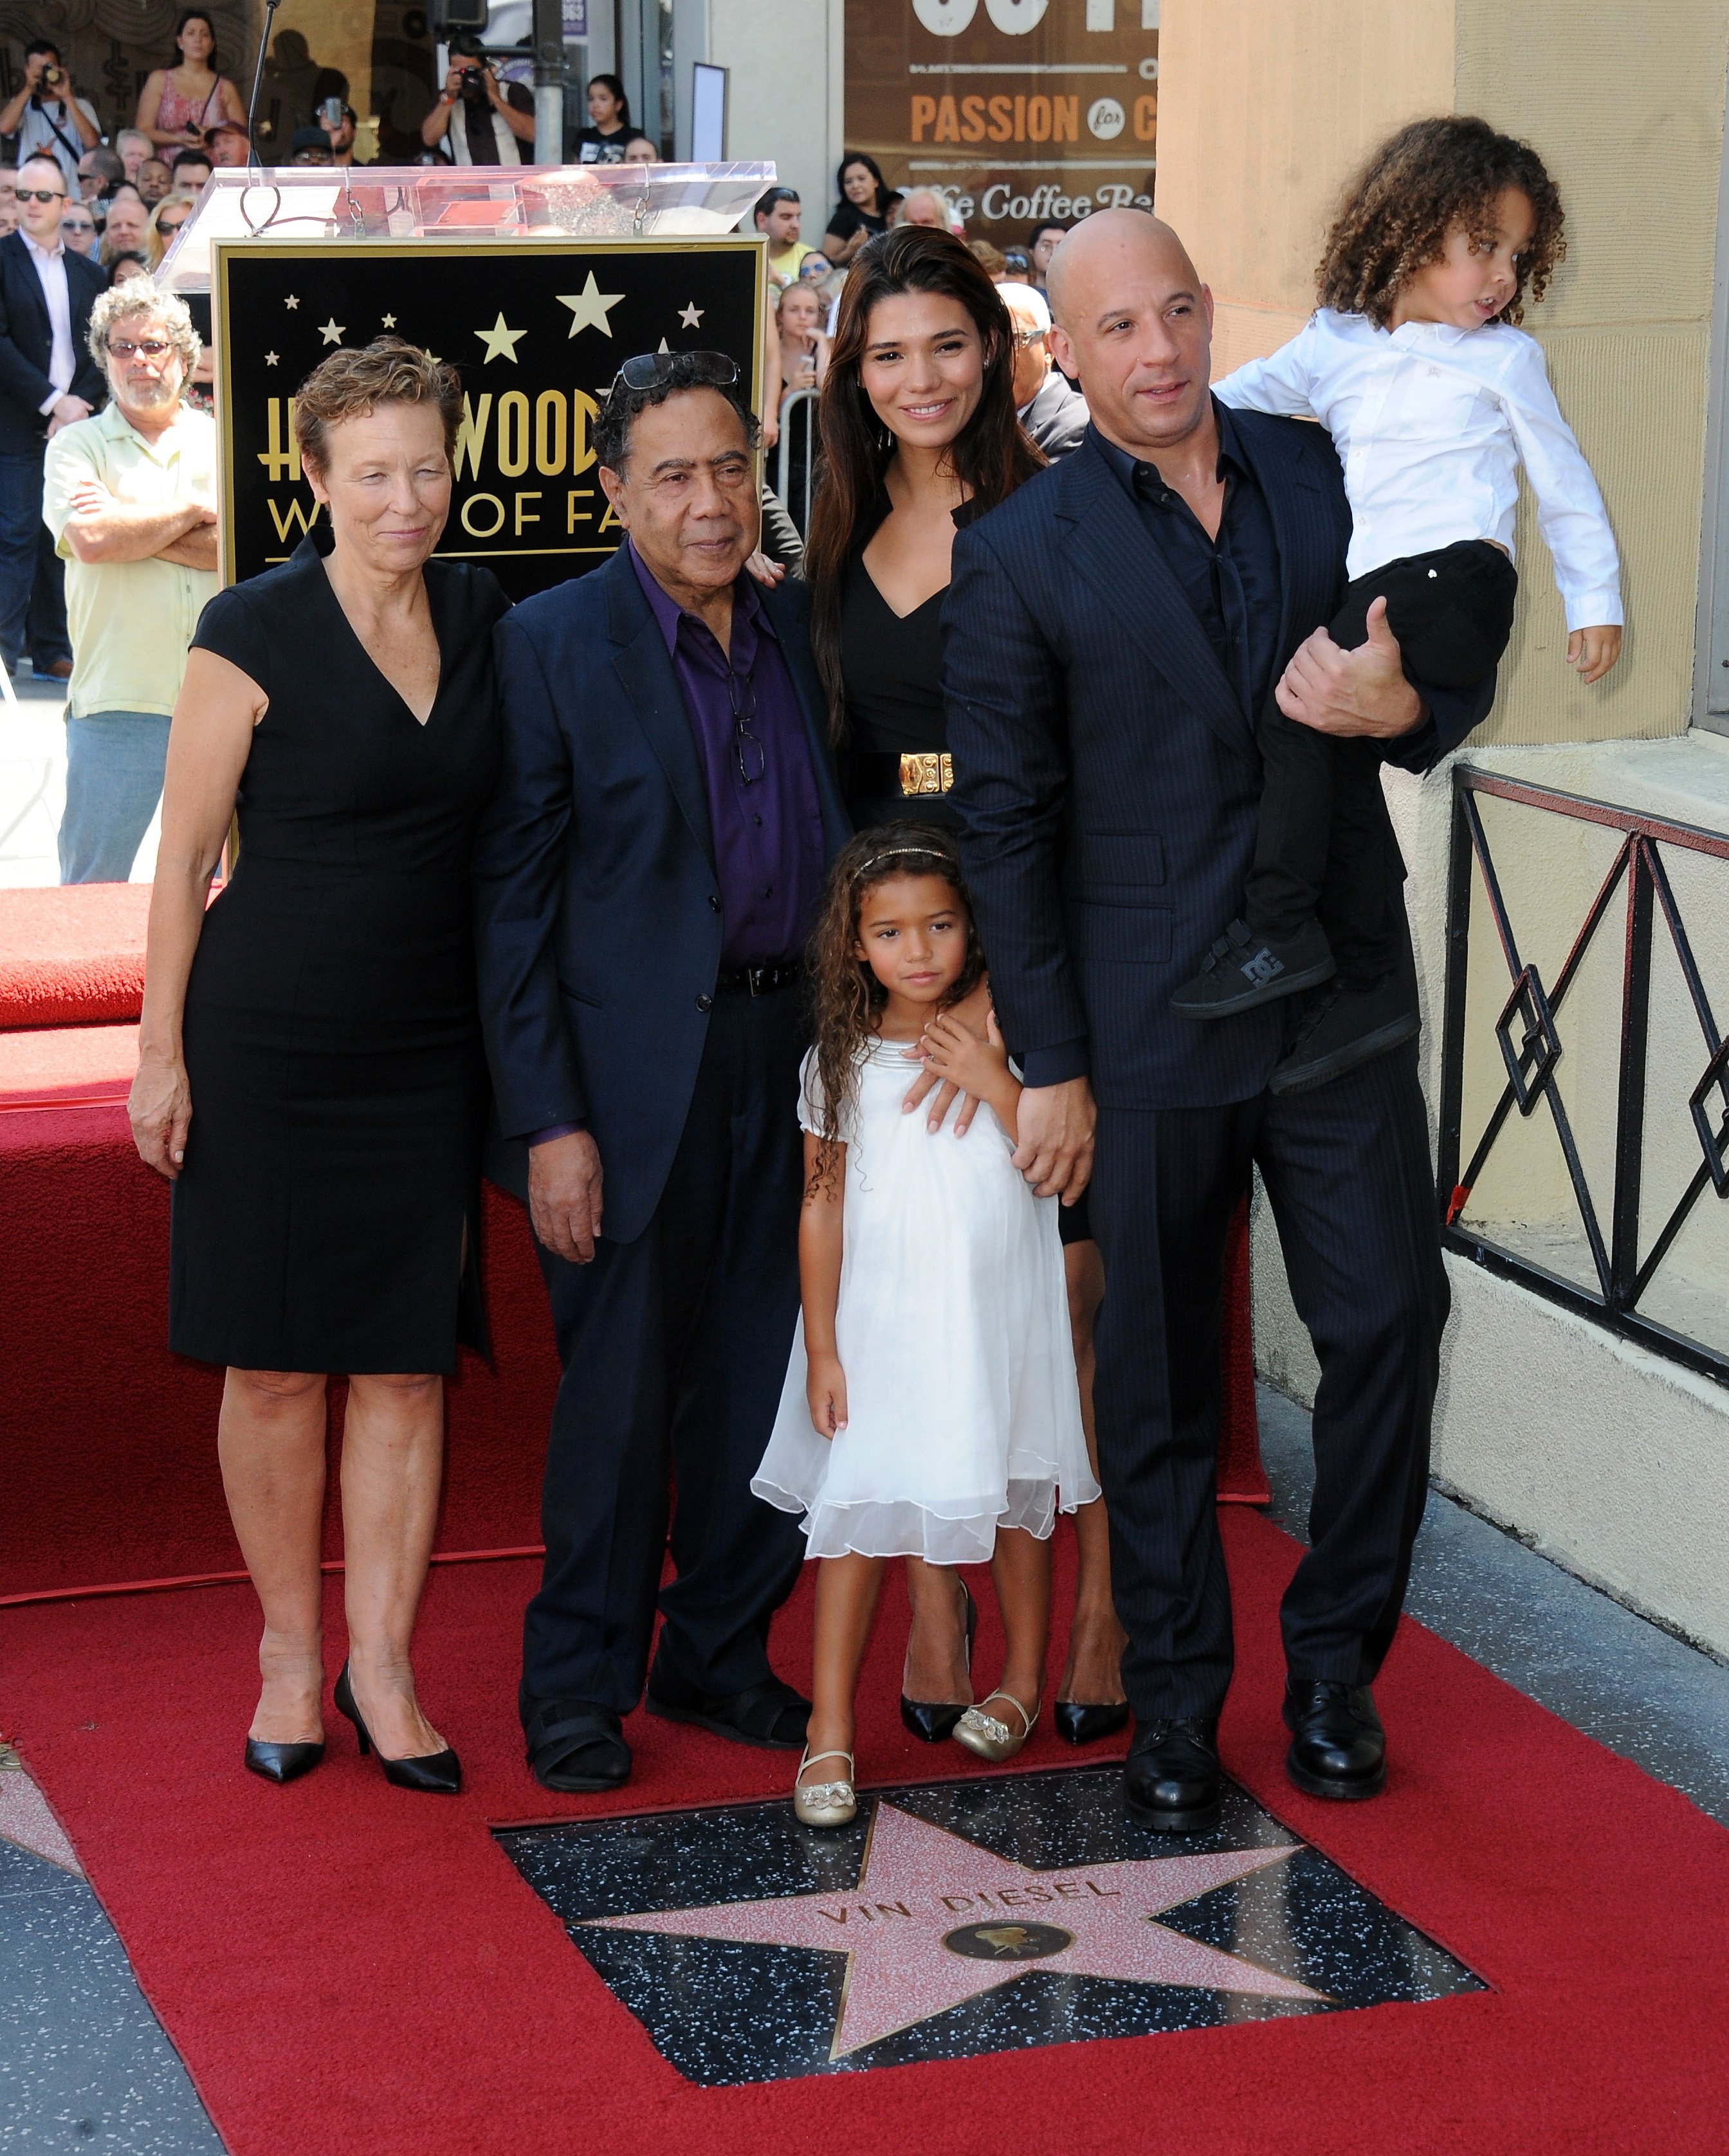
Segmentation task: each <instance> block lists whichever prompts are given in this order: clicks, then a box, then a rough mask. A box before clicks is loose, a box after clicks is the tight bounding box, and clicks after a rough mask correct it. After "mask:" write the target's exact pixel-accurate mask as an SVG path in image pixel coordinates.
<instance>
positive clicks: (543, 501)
mask: <svg viewBox="0 0 1729 2156" xmlns="http://www.w3.org/2000/svg"><path fill="white" fill-rule="evenodd" d="M213 263H214V280H213V292H212V311H213V320H214V323H215V329H216V346H217V364H218V396H217V410H218V416H219V418H220V422H221V427H222V449H223V500H222V505H221V506H222V524H221V539H222V547H223V578H224V581H225V582H227V583H237V582H239V580H240V579H241V578H243V577H254V576H257V575H259V573H260V572H261V571H263V570H264V569H266V568H269V567H271V566H272V565H273V564H274V563H275V562H281V561H285V560H286V558H287V557H288V556H289V555H290V554H291V553H292V552H294V550H295V547H296V546H298V545H299V543H300V541H301V540H302V539H303V538H304V537H305V536H306V534H307V532H308V531H310V529H311V527H312V525H313V523H314V522H315V521H316V518H317V516H319V514H320V511H319V509H318V505H317V504H316V502H315V500H313V498H312V492H311V489H310V487H309V486H308V485H307V484H306V480H305V473H304V471H303V470H301V466H300V454H299V451H298V449H296V447H295V439H294V423H293V413H294V398H295V390H296V389H297V388H298V387H299V385H300V382H302V381H303V380H304V379H305V377H306V376H307V375H308V374H310V372H311V371H312V369H313V368H314V367H316V366H317V364H318V362H320V360H321V359H325V358H327V357H329V356H330V354H331V352H333V351H336V350H337V349H338V348H341V347H348V348H352V347H356V346H364V345H366V344H368V343H370V342H371V341H372V339H373V338H374V337H376V336H386V335H394V336H402V337H407V338H408V339H409V340H410V341H412V342H413V343H415V344H418V345H420V346H423V347H424V348H425V349H426V350H428V351H429V352H433V353H434V354H435V355H436V356H437V357H439V358H440V359H444V360H447V361H449V362H450V363H451V364H452V365H453V366H454V367H456V368H457V369H458V371H459V372H460V374H461V377H462V386H463V421H462V428H461V432H460V434H459V438H458V441H457V445H456V486H455V490H454V494H453V495H452V499H451V505H450V520H449V523H448V524H447V526H445V529H444V536H443V538H442V539H441V541H440V542H439V547H438V552H439V554H440V555H442V556H445V557H454V558H457V559H459V560H464V561H472V562H485V565H486V567H488V568H489V569H490V570H491V571H492V572H494V574H495V576H497V577H498V578H499V580H500V583H502V584H503V585H504V587H505V590H506V591H507V592H508V593H510V597H511V598H513V599H521V598H526V597H527V596H528V595H529V593H531V592H536V591H541V590H543V589H544V588H546V586H547V585H549V584H555V583H562V582H563V581H564V579H565V578H566V577H573V576H580V575H582V573H583V572H585V571H587V570H588V569H591V568H593V567H598V564H599V563H600V562H603V561H604V560H605V559H606V558H607V557H608V555H609V554H611V553H612V552H613V550H614V549H615V548H616V547H617V546H618V541H619V537H620V536H621V535H620V532H619V530H618V522H617V521H616V519H615V518H614V517H613V515H612V512H611V511H610V510H609V509H608V506H607V501H606V497H605V495H603V493H602V491H601V488H600V482H599V480H598V476H597V475H596V470H595V464H594V452H593V448H592V447H591V445H590V440H589V430H590V425H591V423H592V421H593V418H594V415H595V413H597V412H598V409H599V408H600V403H601V401H602V399H603V398H604V396H605V394H606V392H607V389H608V386H609V384H610V383H611V382H612V379H613V376H614V375H615V374H616V373H617V372H618V367H619V365H620V363H621V362H623V361H624V360H626V359H628V358H629V357H631V356H632V355H633V354H634V353H637V352H655V351H660V350H666V351H672V352H685V351H710V352H726V353H727V354H728V355H729V356H730V357H732V358H733V359H735V360H736V362H738V367H739V371H740V375H741V379H742V380H744V381H745V382H749V383H752V385H756V384H760V382H761V379H762V322H763V305H762V274H763V273H762V263H763V249H762V243H761V241H760V240H758V239H754V238H752V239H743V238H739V237H736V236H732V235H728V234H717V235H716V236H715V237H713V238H708V237H703V238H700V239H642V240H623V239H614V240H599V239H539V240H510V239H497V240H493V241H490V242H489V243H488V244H486V245H485V246H484V247H477V246H475V244H473V243H472V242H469V241H454V240H444V239H402V240H397V241H392V242H388V243H379V242H373V241H369V242H368V243H367V244H366V245H365V246H364V247H359V246H354V245H350V244H346V243H344V242H341V241H336V240H325V241H310V242H291V241H284V240H282V239H262V240H222V241H218V243H217V244H216V245H215V246H214V248H213ZM755 402H756V398H755V396H754V394H753V396H752V403H755Z"/></svg>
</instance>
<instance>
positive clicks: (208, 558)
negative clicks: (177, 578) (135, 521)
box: [155, 515, 217, 570]
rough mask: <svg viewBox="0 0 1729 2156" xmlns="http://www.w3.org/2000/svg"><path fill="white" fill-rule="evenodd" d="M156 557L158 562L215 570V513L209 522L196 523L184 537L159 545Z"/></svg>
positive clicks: (185, 567) (180, 566) (188, 567)
mask: <svg viewBox="0 0 1729 2156" xmlns="http://www.w3.org/2000/svg"><path fill="white" fill-rule="evenodd" d="M155 558H156V560H157V561H158V562H174V563H175V564H176V566H177V567H179V568H182V569H211V570H213V569H214V568H215V567H216V566H217V561H216V519H215V516H214V515H213V516H212V517H211V520H210V521H209V522H208V524H195V525H194V526H192V530H191V531H188V532H187V533H186V534H185V536H183V537H182V538H179V539H175V540H171V541H170V542H169V543H168V545H167V546H166V547H157V549H156V557H155Z"/></svg>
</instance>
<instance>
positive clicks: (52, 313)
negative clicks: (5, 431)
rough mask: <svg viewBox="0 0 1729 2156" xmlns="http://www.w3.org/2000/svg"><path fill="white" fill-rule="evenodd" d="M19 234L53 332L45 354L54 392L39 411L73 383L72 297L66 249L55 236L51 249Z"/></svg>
mask: <svg viewBox="0 0 1729 2156" xmlns="http://www.w3.org/2000/svg"><path fill="white" fill-rule="evenodd" d="M19 237H20V239H23V243H24V244H25V246H26V247H28V249H29V250H30V259H31V260H32V261H33V263H34V264H35V265H36V275H37V279H38V282H39V283H40V285H41V286H42V296H43V298H44V300H46V302H47V303H48V320H49V328H50V329H51V330H52V331H53V332H54V348H53V350H52V351H51V352H49V357H48V378H49V381H50V382H53V384H54V395H53V396H52V397H50V398H48V399H47V400H46V402H45V403H42V404H40V405H38V407H37V409H38V411H42V412H52V411H53V409H54V406H55V405H56V403H59V399H60V398H62V397H64V395H65V393H66V392H67V391H68V390H69V388H71V387H72V377H73V375H74V372H76V367H75V363H74V359H73V357H72V300H71V295H69V293H68V291H67V290H66V249H65V248H64V245H63V244H61V243H60V242H59V241H58V240H57V241H56V242H55V244H54V248H53V249H52V251H50V250H49V249H48V248H46V247H38V245H37V244H36V242H35V241H34V240H33V239H31V237H30V235H29V234H28V232H20V234H19Z"/></svg>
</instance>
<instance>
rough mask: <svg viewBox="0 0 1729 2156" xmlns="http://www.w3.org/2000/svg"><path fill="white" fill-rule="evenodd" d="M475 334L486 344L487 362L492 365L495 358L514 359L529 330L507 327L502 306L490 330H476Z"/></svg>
mask: <svg viewBox="0 0 1729 2156" xmlns="http://www.w3.org/2000/svg"><path fill="white" fill-rule="evenodd" d="M527 335H528V331H526V330H512V329H506V328H505V317H504V311H503V309H502V308H500V311H499V317H498V320H497V321H495V323H494V324H493V325H492V327H491V328H490V330H476V331H475V336H477V337H479V338H480V341H481V343H482V344H484V345H485V347H486V360H485V364H486V365H487V366H488V367H490V366H491V364H492V362H493V361H494V360H495V359H509V360H514V359H515V358H516V346H518V344H519V343H521V341H522V339H523V338H524V337H526V336H527Z"/></svg>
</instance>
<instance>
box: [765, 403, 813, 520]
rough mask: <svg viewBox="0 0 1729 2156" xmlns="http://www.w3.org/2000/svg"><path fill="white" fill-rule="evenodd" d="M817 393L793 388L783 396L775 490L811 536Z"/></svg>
mask: <svg viewBox="0 0 1729 2156" xmlns="http://www.w3.org/2000/svg"><path fill="white" fill-rule="evenodd" d="M817 396H818V392H817V391H816V390H814V389H789V390H788V392H787V393H786V395H785V396H784V397H783V398H782V399H781V438H780V439H779V441H778V442H777V443H776V444H775V450H774V490H775V492H776V493H777V495H779V496H780V498H781V500H782V504H783V505H784V506H785V508H786V511H787V514H788V516H790V517H791V518H792V520H793V522H794V523H795V524H796V525H797V526H798V536H799V537H800V538H801V539H805V538H808V537H809V536H810V505H811V496H812V494H813V490H814V488H815V485H816V472H817Z"/></svg>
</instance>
